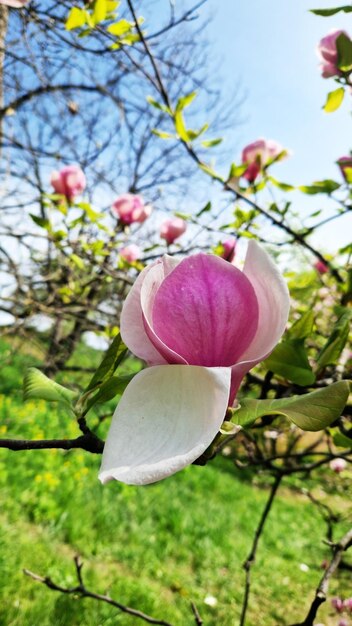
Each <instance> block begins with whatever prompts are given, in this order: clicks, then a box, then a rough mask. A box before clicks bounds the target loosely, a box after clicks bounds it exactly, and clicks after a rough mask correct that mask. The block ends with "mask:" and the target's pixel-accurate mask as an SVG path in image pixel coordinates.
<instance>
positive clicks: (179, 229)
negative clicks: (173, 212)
mask: <svg viewBox="0 0 352 626" xmlns="http://www.w3.org/2000/svg"><path fill="white" fill-rule="evenodd" d="M186 230H187V223H186V222H185V220H182V219H181V218H180V217H173V218H171V219H168V220H165V222H163V223H162V225H161V227H160V237H162V239H165V240H166V242H167V245H168V246H169V245H170V244H171V243H173V242H174V241H175V239H178V238H179V237H181V235H183V233H184V232H185V231H186Z"/></svg>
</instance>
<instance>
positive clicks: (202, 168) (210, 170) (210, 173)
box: [198, 163, 224, 183]
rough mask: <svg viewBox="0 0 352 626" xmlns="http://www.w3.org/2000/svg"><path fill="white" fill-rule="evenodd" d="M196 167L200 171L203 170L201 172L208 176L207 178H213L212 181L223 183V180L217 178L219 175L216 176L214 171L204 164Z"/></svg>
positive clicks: (219, 177)
mask: <svg viewBox="0 0 352 626" xmlns="http://www.w3.org/2000/svg"><path fill="white" fill-rule="evenodd" d="M198 167H200V169H201V170H203V172H205V173H206V174H208V176H211V178H214V180H220V181H221V182H222V183H223V182H224V180H223V178H222V177H221V176H219V174H217V173H216V172H215V170H213V169H212V168H211V167H210V165H207V164H206V163H198Z"/></svg>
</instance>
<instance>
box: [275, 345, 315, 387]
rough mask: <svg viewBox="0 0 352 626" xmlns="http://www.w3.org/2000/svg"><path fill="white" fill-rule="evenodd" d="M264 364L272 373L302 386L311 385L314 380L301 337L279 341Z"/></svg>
mask: <svg viewBox="0 0 352 626" xmlns="http://www.w3.org/2000/svg"><path fill="white" fill-rule="evenodd" d="M264 365H265V367H266V368H267V369H268V370H270V371H271V372H274V374H278V375H279V376H282V377H283V378H286V379H287V380H290V381H291V382H293V383H295V384H296V385H301V386H302V387H306V386H307V385H312V384H313V383H314V381H315V376H314V373H313V371H312V368H311V366H310V365H309V361H308V357H307V353H306V351H305V348H304V342H303V340H302V339H286V340H285V341H282V342H281V343H279V345H278V346H276V348H275V350H274V351H273V352H272V353H271V355H270V356H269V358H268V359H265V361H264Z"/></svg>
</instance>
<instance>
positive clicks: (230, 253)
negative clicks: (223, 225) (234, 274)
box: [219, 239, 236, 263]
mask: <svg viewBox="0 0 352 626" xmlns="http://www.w3.org/2000/svg"><path fill="white" fill-rule="evenodd" d="M221 245H222V247H223V249H224V251H223V252H222V253H221V254H220V255H219V256H221V258H222V259H225V261H229V263H232V261H233V260H234V258H235V250H236V239H226V240H225V241H222V242H221Z"/></svg>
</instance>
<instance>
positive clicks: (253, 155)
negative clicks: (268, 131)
mask: <svg viewBox="0 0 352 626" xmlns="http://www.w3.org/2000/svg"><path fill="white" fill-rule="evenodd" d="M283 150H284V148H283V147H282V146H280V144H278V143H277V142H276V141H273V140H272V139H258V140H257V141H254V142H253V143H250V144H248V146H246V147H245V148H243V150H242V163H248V167H247V169H246V171H245V173H244V174H243V176H244V178H246V179H247V180H248V181H249V182H250V183H253V182H254V181H255V179H256V178H257V176H258V174H259V173H260V172H261V171H262V169H263V167H264V166H265V165H267V164H268V163H269V161H271V160H272V159H275V158H276V157H278V156H279V154H281V152H283Z"/></svg>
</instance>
